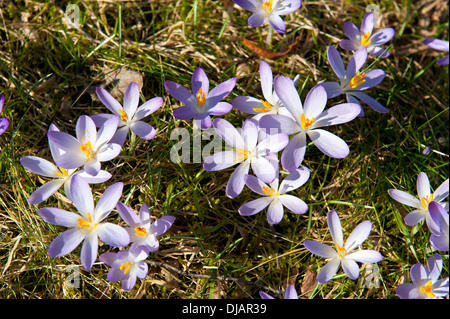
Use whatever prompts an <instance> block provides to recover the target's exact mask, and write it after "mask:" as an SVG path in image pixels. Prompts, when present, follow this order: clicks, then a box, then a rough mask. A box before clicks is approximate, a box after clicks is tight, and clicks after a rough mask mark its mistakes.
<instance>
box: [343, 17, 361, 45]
mask: <svg viewBox="0 0 450 319" xmlns="http://www.w3.org/2000/svg"><path fill="white" fill-rule="evenodd" d="M344 30H345V34H346V35H347V36H348V37H349V39H350V40H352V42H353V40H359V37H360V35H361V34H360V32H359V29H358V27H357V26H356V25H355V24H354V23H353V22H351V21H347V22H345V23H344Z"/></svg>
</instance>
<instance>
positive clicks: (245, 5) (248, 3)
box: [233, 0, 257, 12]
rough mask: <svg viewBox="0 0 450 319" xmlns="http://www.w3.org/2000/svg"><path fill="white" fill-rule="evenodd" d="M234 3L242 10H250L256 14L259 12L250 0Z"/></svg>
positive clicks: (239, 0) (236, 0)
mask: <svg viewBox="0 0 450 319" xmlns="http://www.w3.org/2000/svg"><path fill="white" fill-rule="evenodd" d="M233 2H234V3H236V4H237V5H238V6H240V7H241V8H244V9H246V10H249V11H251V12H255V11H256V10H257V8H256V6H255V2H254V1H249V0H233Z"/></svg>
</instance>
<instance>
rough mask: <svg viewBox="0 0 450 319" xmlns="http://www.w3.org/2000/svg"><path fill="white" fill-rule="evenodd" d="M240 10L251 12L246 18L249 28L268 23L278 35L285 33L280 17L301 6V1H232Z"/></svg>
mask: <svg viewBox="0 0 450 319" xmlns="http://www.w3.org/2000/svg"><path fill="white" fill-rule="evenodd" d="M233 1H234V3H236V4H237V5H238V6H240V7H241V8H244V9H246V10H249V11H251V12H253V14H252V15H251V16H250V17H249V18H248V24H249V26H251V27H253V28H255V27H259V26H260V25H263V24H264V23H266V22H269V23H270V25H271V26H272V28H274V30H275V31H277V32H278V33H284V32H286V26H285V25H284V21H283V19H281V17H280V15H285V14H289V13H292V12H294V11H295V10H297V9H298V8H300V6H301V5H302V2H301V0H267V1H264V0H233Z"/></svg>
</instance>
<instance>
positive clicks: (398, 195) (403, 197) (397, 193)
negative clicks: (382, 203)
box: [388, 189, 422, 208]
mask: <svg viewBox="0 0 450 319" xmlns="http://www.w3.org/2000/svg"><path fill="white" fill-rule="evenodd" d="M388 194H389V196H391V197H392V198H393V199H395V200H396V201H397V202H400V203H402V204H404V205H407V206H411V207H415V208H419V207H421V206H422V203H421V202H420V200H418V199H417V198H416V197H414V196H412V195H411V194H408V193H406V192H404V191H401V190H398V189H390V190H388Z"/></svg>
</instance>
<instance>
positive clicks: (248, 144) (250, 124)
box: [241, 119, 258, 151]
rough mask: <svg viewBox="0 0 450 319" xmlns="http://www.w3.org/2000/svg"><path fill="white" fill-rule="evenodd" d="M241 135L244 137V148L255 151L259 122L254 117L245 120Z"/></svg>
mask: <svg viewBox="0 0 450 319" xmlns="http://www.w3.org/2000/svg"><path fill="white" fill-rule="evenodd" d="M241 136H242V138H243V139H244V149H246V150H249V151H253V149H254V148H255V146H256V144H257V143H258V123H257V122H256V121H255V120H252V119H248V120H245V121H244V124H242V129H241Z"/></svg>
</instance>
